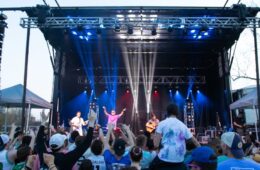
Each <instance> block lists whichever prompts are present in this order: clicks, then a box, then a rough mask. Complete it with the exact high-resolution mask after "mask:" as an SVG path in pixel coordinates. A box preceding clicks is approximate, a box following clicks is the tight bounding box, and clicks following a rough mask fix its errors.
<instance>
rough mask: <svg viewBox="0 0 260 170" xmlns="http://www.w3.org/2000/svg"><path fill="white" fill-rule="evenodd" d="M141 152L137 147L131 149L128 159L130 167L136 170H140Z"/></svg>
mask: <svg viewBox="0 0 260 170" xmlns="http://www.w3.org/2000/svg"><path fill="white" fill-rule="evenodd" d="M142 156H143V152H142V148H141V147H138V146H134V147H132V149H131V151H130V158H131V161H132V163H131V166H132V167H136V168H137V169H138V170H141V166H140V161H141V159H142Z"/></svg>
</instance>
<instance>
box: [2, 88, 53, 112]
mask: <svg viewBox="0 0 260 170" xmlns="http://www.w3.org/2000/svg"><path fill="white" fill-rule="evenodd" d="M23 87H24V86H23V85H21V84H17V85H15V86H12V87H9V88H6V89H3V90H1V98H0V105H1V106H6V107H22V101H23ZM25 102H26V104H30V105H31V108H45V109H51V108H52V105H51V104H50V103H49V102H47V101H46V100H44V99H43V98H41V97H39V96H38V95H36V94H35V93H33V92H31V91H30V90H28V89H26V100H25Z"/></svg>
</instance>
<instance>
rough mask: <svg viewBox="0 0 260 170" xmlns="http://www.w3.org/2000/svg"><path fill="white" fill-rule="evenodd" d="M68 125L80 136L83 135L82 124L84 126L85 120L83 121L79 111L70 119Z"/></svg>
mask: <svg viewBox="0 0 260 170" xmlns="http://www.w3.org/2000/svg"><path fill="white" fill-rule="evenodd" d="M70 125H71V127H72V130H73V131H74V130H76V131H78V132H79V135H80V136H83V130H82V126H86V125H87V121H84V120H83V118H81V112H80V111H78V112H77V114H76V116H75V117H73V118H72V120H71V121H70Z"/></svg>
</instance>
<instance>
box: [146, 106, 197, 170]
mask: <svg viewBox="0 0 260 170" xmlns="http://www.w3.org/2000/svg"><path fill="white" fill-rule="evenodd" d="M167 114H168V118H166V119H165V120H163V121H161V122H160V123H159V125H158V127H157V129H156V133H155V138H154V145H155V147H159V143H160V141H161V145H162V147H161V149H160V151H159V154H158V156H156V157H155V158H154V160H153V162H152V163H151V165H150V169H151V170H153V169H156V170H157V169H161V170H164V169H171V170H175V169H176V170H183V169H186V166H185V164H184V163H183V161H184V155H185V153H186V144H185V141H186V140H188V141H189V140H190V141H192V142H194V143H195V145H196V146H199V143H198V141H197V140H196V139H195V138H194V137H193V136H192V134H191V132H190V130H189V129H188V128H187V126H186V125H185V124H184V123H182V122H181V121H180V120H178V119H177V115H178V107H177V105H176V104H170V105H169V106H168V107H167ZM173 125H174V126H173Z"/></svg>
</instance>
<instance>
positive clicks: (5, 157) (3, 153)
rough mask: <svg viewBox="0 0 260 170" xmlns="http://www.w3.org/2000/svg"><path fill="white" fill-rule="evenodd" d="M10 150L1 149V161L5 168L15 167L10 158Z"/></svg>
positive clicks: (5, 169)
mask: <svg viewBox="0 0 260 170" xmlns="http://www.w3.org/2000/svg"><path fill="white" fill-rule="evenodd" d="M7 154H8V152H7V150H6V149H4V150H2V151H0V163H1V164H2V165H3V170H9V169H10V170H11V169H13V166H14V164H13V163H11V162H10V161H9V160H8V155H7Z"/></svg>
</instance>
